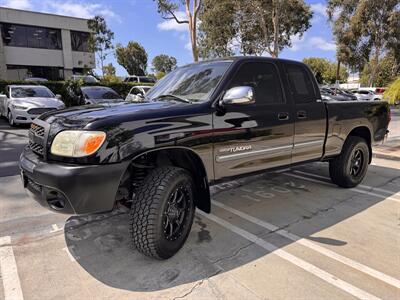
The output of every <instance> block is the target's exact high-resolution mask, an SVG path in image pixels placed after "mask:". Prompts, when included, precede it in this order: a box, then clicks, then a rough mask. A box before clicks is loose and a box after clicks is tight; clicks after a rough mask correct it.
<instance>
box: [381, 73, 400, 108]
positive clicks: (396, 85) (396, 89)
mask: <svg viewBox="0 0 400 300" xmlns="http://www.w3.org/2000/svg"><path fill="white" fill-rule="evenodd" d="M383 97H384V99H387V100H388V102H389V104H396V103H399V102H400V77H397V79H396V80H395V81H393V82H392V83H391V84H390V85H389V86H388V88H387V89H386V91H385V93H384V94H383Z"/></svg>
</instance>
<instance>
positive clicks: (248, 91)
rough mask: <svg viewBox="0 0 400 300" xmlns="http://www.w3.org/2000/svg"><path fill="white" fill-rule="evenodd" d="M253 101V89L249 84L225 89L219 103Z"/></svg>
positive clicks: (244, 103) (238, 103)
mask: <svg viewBox="0 0 400 300" xmlns="http://www.w3.org/2000/svg"><path fill="white" fill-rule="evenodd" d="M253 103H255V99H254V90H253V88H252V87H250V86H237V87H234V88H231V89H229V90H227V91H226V93H225V95H224V97H223V98H222V100H221V101H220V105H221V106H224V105H247V104H253Z"/></svg>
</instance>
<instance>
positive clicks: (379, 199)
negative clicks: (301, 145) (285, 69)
mask: <svg viewBox="0 0 400 300" xmlns="http://www.w3.org/2000/svg"><path fill="white" fill-rule="evenodd" d="M399 117H400V116H398V115H397V114H394V115H392V118H393V121H392V124H391V132H392V136H393V137H394V138H395V137H396V136H397V135H398V136H399V137H400V132H398V130H399V128H400V126H399V121H398V120H399ZM26 141H27V129H26V128H18V129H10V128H9V127H8V125H6V123H5V121H4V120H1V123H0V143H1V149H0V187H1V188H0V263H1V278H0V281H1V282H2V284H0V299H6V300H8V299H22V298H24V299H59V298H68V299H125V298H127V299H128V298H129V299H182V298H187V299H193V298H195V299H211V298H217V299H355V298H356V299H357V298H358V299H400V267H399V266H400V255H399V247H400V231H399V220H400V213H399V212H400V161H394V160H388V159H382V158H374V160H373V163H372V165H371V166H370V168H369V172H368V174H367V177H366V179H365V180H364V182H363V185H361V186H358V187H357V188H353V189H341V188H338V187H336V186H334V185H332V184H331V183H330V180H329V178H328V177H329V175H328V165H327V164H325V163H312V164H308V165H304V166H300V167H295V168H291V169H286V170H282V171H278V172H271V173H265V174H262V175H257V176H252V177H247V178H244V179H240V180H237V181H232V182H228V183H224V184H220V185H217V186H214V187H213V188H212V200H213V202H212V203H213V205H212V214H204V213H201V212H200V211H197V213H196V218H195V222H194V225H193V228H192V232H191V234H190V236H189V239H188V242H187V243H186V244H185V246H184V247H183V249H182V250H181V251H180V252H179V253H178V254H177V255H176V256H174V257H173V258H171V259H169V260H167V261H156V260H152V259H149V258H147V257H144V256H143V255H141V254H140V253H138V252H137V251H136V250H135V249H133V248H132V247H131V246H130V241H129V231H128V215H127V212H126V211H124V210H122V209H121V210H117V211H114V212H112V213H107V214H99V215H90V216H85V217H74V216H66V215H59V214H54V213H52V212H50V211H47V210H44V209H43V208H41V207H40V206H39V205H38V204H36V203H35V202H34V201H33V200H31V199H29V198H28V197H27V196H26V195H25V192H24V191H23V188H22V185H21V182H20V178H19V171H18V164H17V160H18V156H19V153H20V151H21V150H22V147H24V145H25V144H26Z"/></svg>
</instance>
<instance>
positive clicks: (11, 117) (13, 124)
mask: <svg viewBox="0 0 400 300" xmlns="http://www.w3.org/2000/svg"><path fill="white" fill-rule="evenodd" d="M7 119H8V124H9V125H10V126H11V127H14V126H15V122H14V118H13V115H12V113H11V110H9V111H8V113H7Z"/></svg>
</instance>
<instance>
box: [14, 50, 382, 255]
mask: <svg viewBox="0 0 400 300" xmlns="http://www.w3.org/2000/svg"><path fill="white" fill-rule="evenodd" d="M146 100H147V101H149V102H146V103H140V104H137V103H127V104H124V105H118V106H112V107H107V106H105V107H101V108H100V107H97V106H92V107H91V106H88V107H87V108H85V109H82V108H81V107H78V108H70V109H69V110H68V111H64V112H63V111H61V112H51V113H49V114H46V115H43V116H41V117H40V118H39V119H37V120H35V121H34V124H33V127H32V131H33V134H32V135H30V139H31V143H35V144H34V145H33V146H31V147H30V148H25V149H24V151H23V153H22V155H21V157H20V166H21V169H22V176H21V178H22V180H23V185H24V187H25V188H26V189H27V190H28V191H29V192H30V194H31V195H32V196H33V197H34V198H35V199H36V200H37V201H38V202H39V203H40V204H41V205H43V206H44V207H47V208H48V209H50V210H52V211H55V212H59V213H67V214H90V213H98V212H104V211H111V210H112V209H113V208H114V207H118V206H119V205H124V206H126V207H129V209H130V214H129V219H130V222H129V225H128V226H129V229H130V234H131V239H132V242H133V244H134V245H135V247H136V249H137V250H138V251H140V252H141V253H143V254H145V255H148V256H150V257H154V258H158V259H167V258H169V257H171V256H173V255H174V254H175V253H177V252H178V250H179V249H180V248H181V247H182V246H183V244H184V242H185V240H186V239H187V237H188V235H189V232H190V229H191V226H192V223H193V218H194V213H195V208H196V207H197V208H198V209H200V210H203V211H204V212H206V213H209V212H210V210H211V199H210V190H209V187H210V185H212V184H214V183H216V182H222V181H224V180H232V178H234V177H235V176H243V175H245V174H246V175H249V174H252V173H255V172H260V171H265V170H268V169H276V168H287V167H288V166H291V165H297V164H299V163H305V162H310V161H324V162H329V172H330V176H331V179H332V181H333V182H334V183H335V184H337V185H338V186H341V187H344V188H351V187H355V186H357V185H358V184H359V183H361V181H362V180H363V178H364V176H365V174H366V172H367V169H368V164H369V163H370V162H371V158H372V149H373V148H372V146H373V145H375V144H377V143H381V142H382V141H383V140H384V138H385V136H386V134H387V132H388V130H387V128H388V124H389V120H390V109H389V105H388V103H385V102H357V101H348V102H337V101H332V102H322V101H321V95H320V92H319V89H318V85H317V82H316V80H315V78H314V76H313V75H312V73H311V71H310V69H309V68H308V67H307V66H306V65H305V64H303V63H299V62H295V61H290V60H281V59H275V58H274V59H272V58H266V57H248V56H244V57H238V58H230V59H220V60H214V61H202V62H199V63H194V64H190V65H187V66H183V67H180V68H177V69H175V70H173V71H172V72H170V73H169V74H167V75H166V76H165V77H164V78H163V79H161V80H160V81H159V82H158V83H157V84H156V85H155V86H154V87H153V88H152V89H151V90H150V91H149V92H148V93H147V95H146ZM37 149H40V151H39V150H37Z"/></svg>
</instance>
